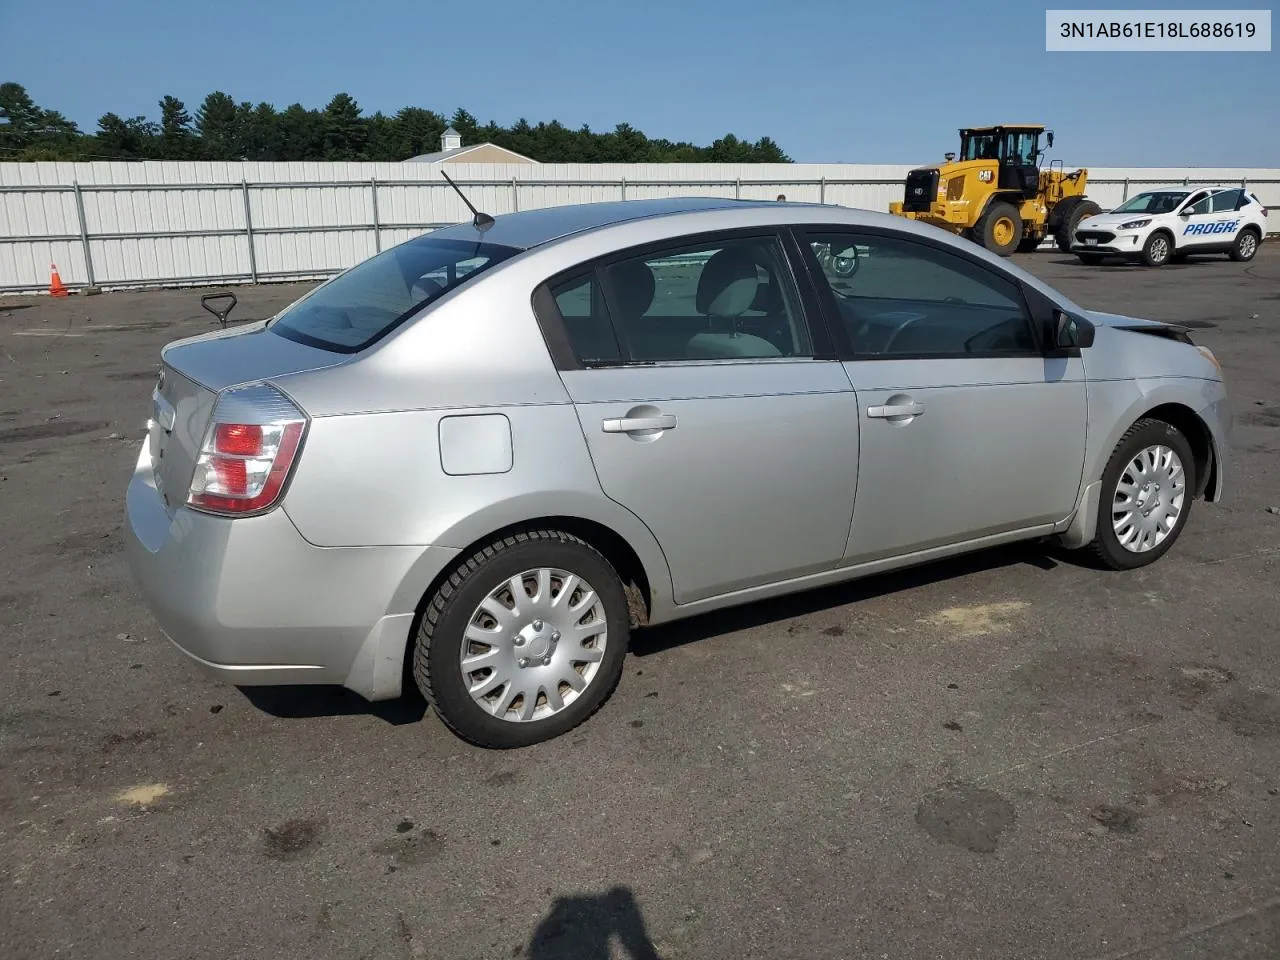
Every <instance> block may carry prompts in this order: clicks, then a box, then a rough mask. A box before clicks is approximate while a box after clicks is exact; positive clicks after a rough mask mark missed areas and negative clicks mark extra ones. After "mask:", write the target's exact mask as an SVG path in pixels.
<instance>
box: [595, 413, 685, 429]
mask: <svg viewBox="0 0 1280 960" xmlns="http://www.w3.org/2000/svg"><path fill="white" fill-rule="evenodd" d="M675 426H676V418H675V417H674V416H672V415H671V414H669V413H664V414H662V415H661V416H657V417H621V418H619V419H616V420H603V421H601V423H600V427H601V429H603V430H604V432H605V433H639V432H640V431H642V430H674V429H675Z"/></svg>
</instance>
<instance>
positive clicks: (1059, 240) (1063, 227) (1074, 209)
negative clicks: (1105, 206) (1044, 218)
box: [1053, 197, 1102, 253]
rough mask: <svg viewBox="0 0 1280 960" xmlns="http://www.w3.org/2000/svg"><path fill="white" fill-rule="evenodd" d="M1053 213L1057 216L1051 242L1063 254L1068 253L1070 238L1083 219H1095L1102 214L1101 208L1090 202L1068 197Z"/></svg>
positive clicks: (1069, 250)
mask: <svg viewBox="0 0 1280 960" xmlns="http://www.w3.org/2000/svg"><path fill="white" fill-rule="evenodd" d="M1054 212H1055V213H1056V214H1057V216H1056V217H1055V221H1056V223H1055V225H1054V228H1053V242H1054V243H1056V244H1057V245H1058V249H1059V250H1061V251H1062V252H1063V253H1070V252H1071V238H1072V237H1074V236H1075V234H1076V227H1077V226H1079V225H1080V221H1081V220H1083V219H1084V218H1085V217H1096V216H1097V215H1098V214H1100V213H1101V212H1102V208H1101V207H1100V206H1098V205H1097V204H1096V203H1094V202H1093V201H1092V200H1086V199H1084V198H1083V197H1068V198H1067V199H1066V200H1063V201H1062V202H1061V203H1060V204H1058V208H1057V210H1055V211H1054Z"/></svg>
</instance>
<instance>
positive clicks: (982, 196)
mask: <svg viewBox="0 0 1280 960" xmlns="http://www.w3.org/2000/svg"><path fill="white" fill-rule="evenodd" d="M1042 135H1044V136H1045V137H1046V144H1047V146H1048V147H1052V146H1053V131H1052V130H1049V131H1046V130H1045V128H1044V127H1043V126H1039V125H1036V124H1023V123H1006V124H1001V125H999V126H994V127H971V128H966V129H963V130H961V131H960V156H959V158H958V159H957V158H956V155H955V154H954V153H948V154H946V162H945V163H941V164H938V165H937V166H932V167H920V168H919V169H916V170H912V171H911V172H910V173H908V174H907V179H906V183H905V185H904V186H905V192H904V195H903V199H902V202H900V203H891V204H890V205H889V212H890V213H892V214H896V215H898V216H901V217H908V218H909V219H912V220H921V221H923V222H925V223H931V224H933V225H934V226H936V227H941V228H942V229H944V230H948V231H950V232H951V233H955V234H958V235H960V236H963V237H968V238H969V239H970V240H973V241H974V242H975V243H979V244H981V245H982V246H984V247H986V248H987V249H988V250H990V251H991V252H992V253H996V254H999V255H1000V256H1002V257H1007V256H1008V255H1009V254H1011V253H1013V252H1014V251H1015V250H1017V251H1023V252H1025V251H1028V250H1034V249H1035V248H1036V247H1038V246H1039V245H1040V244H1041V243H1042V242H1043V241H1044V240H1045V238H1046V237H1048V236H1049V235H1050V234H1052V235H1053V238H1054V240H1055V242H1056V243H1057V245H1058V248H1059V249H1060V250H1062V251H1064V252H1066V251H1068V250H1069V249H1070V247H1071V235H1072V233H1074V232H1075V228H1076V224H1078V223H1079V222H1080V221H1081V220H1082V219H1083V218H1084V217H1091V216H1093V215H1094V214H1097V213H1101V212H1102V208H1101V207H1099V206H1098V205H1097V204H1096V203H1094V202H1093V201H1092V200H1089V199H1087V198H1086V197H1085V195H1084V190H1085V184H1086V182H1087V181H1088V179H1089V171H1088V170H1084V169H1081V170H1073V171H1072V172H1070V173H1066V172H1065V171H1064V170H1063V169H1062V163H1061V161H1054V163H1053V164H1050V165H1049V166H1048V167H1042V162H1043V160H1044V150H1042V149H1041V147H1040V137H1041V136H1042Z"/></svg>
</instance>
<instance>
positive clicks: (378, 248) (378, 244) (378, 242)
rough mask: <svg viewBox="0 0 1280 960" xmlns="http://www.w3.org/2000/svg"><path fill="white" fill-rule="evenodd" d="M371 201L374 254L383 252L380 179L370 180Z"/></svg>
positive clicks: (371, 178) (373, 178)
mask: <svg viewBox="0 0 1280 960" xmlns="http://www.w3.org/2000/svg"><path fill="white" fill-rule="evenodd" d="M369 201H370V203H371V204H372V205H373V252H374V253H381V252H382V222H381V221H380V220H379V219H378V178H377V177H370V178H369Z"/></svg>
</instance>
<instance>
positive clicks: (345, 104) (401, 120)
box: [0, 82, 791, 163]
mask: <svg viewBox="0 0 1280 960" xmlns="http://www.w3.org/2000/svg"><path fill="white" fill-rule="evenodd" d="M158 106H159V108H160V112H159V120H152V119H148V118H147V117H145V116H137V117H122V116H120V115H119V114H116V113H104V114H103V115H102V116H101V117H99V118H98V129H97V130H96V131H94V132H93V133H86V132H84V131H82V130H80V128H79V127H78V126H77V125H76V124H75V123H74V122H72V121H71V120H68V119H67V118H66V117H65V116H63V114H61V113H60V112H58V111H57V110H49V109H46V108H44V107H41V106H38V105H37V104H36V103H35V102H34V101H33V100H32V99H31V96H30V95H29V94H28V93H27V91H26V89H25V88H24V87H23V86H22V85H21V84H18V83H12V82H10V83H0V160H382V161H400V160H408V159H409V158H410V157H414V156H417V155H419V154H423V153H434V152H435V151H437V150H439V149H440V136H441V134H443V133H444V130H445V128H446V127H448V126H452V127H453V128H454V129H455V130H456V131H457V132H458V133H459V134H461V135H462V142H463V144H464V145H471V144H476V143H495V144H497V145H499V146H501V147H506V148H507V149H508V150H514V151H516V153H520V154H523V155H525V156H526V157H531V158H532V159H534V160H539V161H541V162H543V163H789V162H790V159H791V158H790V157H788V156H787V155H786V154H785V153H783V152H782V148H781V147H779V146H778V144H777V143H775V142H774V141H773V140H772V139H770V138H769V137H761V138H760V139H759V140H756V141H751V140H743V139H739V138H738V137H736V136H734V135H733V134H732V133H729V134H725V135H724V136H723V137H720V138H719V139H717V140H715V141H714V142H713V143H711V144H710V145H709V146H697V145H695V144H692V143H687V142H684V141H680V142H674V141H671V140H666V139H662V138H650V137H647V136H645V134H644V133H642V132H641V131H639V130H637V129H635V128H634V127H632V126H631V125H630V124H626V123H620V124H618V125H617V126H616V127H614V129H613V130H611V131H609V132H607V133H601V132H596V131H594V130H591V129H590V128H589V127H587V126H585V125H584V126H582V127H579V128H578V129H570V128H569V127H566V126H564V125H563V124H561V123H560V122H558V121H556V120H552V121H550V122H539V123H536V124H531V123H529V122H528V121H527V120H524V119H520V120H518V121H516V122H515V123H514V124H513V125H511V126H510V127H504V126H500V125H499V124H497V123H494V122H493V121H489V122H488V123H485V124H483V125H482V124H481V123H480V121H479V120H477V119H476V118H475V117H474V116H472V115H471V114H470V113H468V112H467V111H466V110H462V109H458V110H455V111H454V112H453V114H452V115H450V116H447V117H446V116H445V115H444V114H442V113H437V112H436V111H434V110H427V109H424V108H422V107H404V108H403V109H401V110H399V111H397V112H396V113H395V114H394V115H392V116H388V115H387V114H384V113H382V112H381V111H379V112H377V113H374V114H373V115H371V116H366V115H365V114H364V112H363V111H362V110H361V108H360V105H359V104H358V103H356V101H355V99H354V98H352V97H351V96H349V95H348V94H346V93H339V94H338V95H337V96H335V97H334V98H333V99H332V100H330V101H329V102H328V104H326V105H325V107H324V109H321V110H317V109H308V108H307V107H304V106H302V104H299V103H295V104H292V105H291V106H288V107H286V108H285V109H284V110H277V109H276V108H275V107H274V106H273V105H271V104H269V103H258V104H253V103H250V102H249V101H247V100H242V101H240V102H238V103H237V102H236V101H235V100H234V99H233V98H232V97H231V95H230V94H227V93H224V92H222V91H214V92H213V93H211V94H209V95H208V96H207V97H205V98H204V102H203V103H201V104H200V106H199V107H198V108H197V109H196V111H195V114H194V115H192V114H191V113H190V112H189V111H188V110H187V106H186V104H184V103H183V102H182V101H181V100H179V99H178V98H177V97H171V96H165V97H162V98H161V99H160V101H159V103H158Z"/></svg>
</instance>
